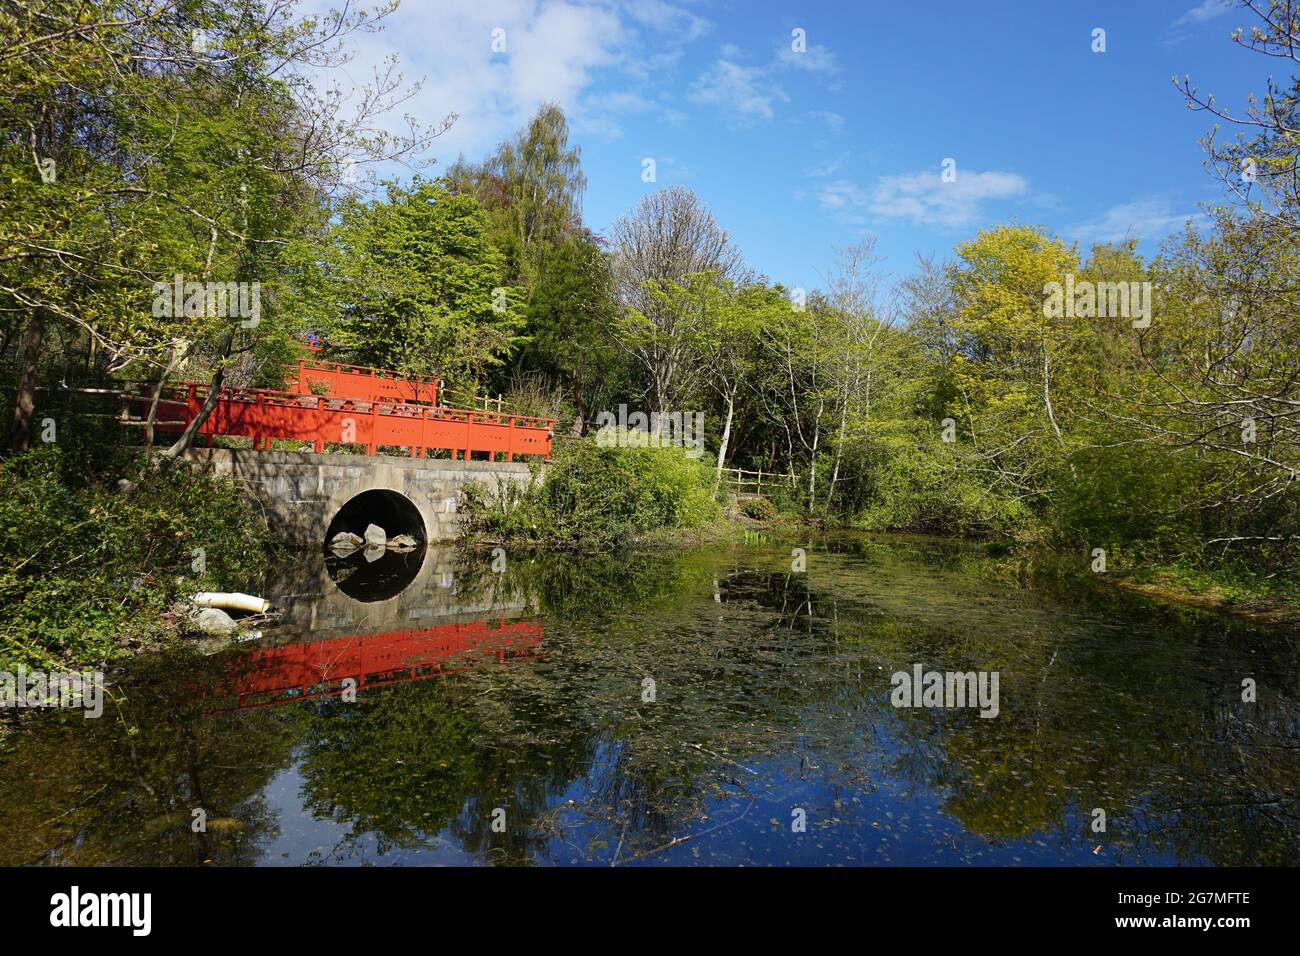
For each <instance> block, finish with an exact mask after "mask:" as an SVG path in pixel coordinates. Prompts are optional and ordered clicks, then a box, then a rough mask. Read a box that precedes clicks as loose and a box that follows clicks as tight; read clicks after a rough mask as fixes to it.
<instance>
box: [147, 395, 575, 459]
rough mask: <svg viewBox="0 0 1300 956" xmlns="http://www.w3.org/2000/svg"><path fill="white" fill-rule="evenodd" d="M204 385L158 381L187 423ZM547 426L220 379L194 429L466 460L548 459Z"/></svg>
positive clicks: (257, 441)
mask: <svg viewBox="0 0 1300 956" xmlns="http://www.w3.org/2000/svg"><path fill="white" fill-rule="evenodd" d="M209 390H210V387H209V386H208V385H205V384H199V383H186V384H184V385H180V386H168V387H165V388H164V389H163V393H162V396H161V398H162V400H163V401H164V402H165V403H166V404H168V405H171V406H178V407H180V406H183V407H184V409H185V411H184V419H185V424H188V423H189V422H191V421H193V420H194V419H195V418H196V417H198V414H199V412H200V410H201V409H202V407H203V404H204V402H205V400H206V399H207V397H208V393H209ZM151 395H152V391H151V390H148V391H146V392H145V393H144V394H142V395H135V396H132V397H133V398H135V400H137V401H147V400H148V398H149V397H150V396H151ZM172 427H175V426H172ZM554 427H555V420H554V419H551V418H533V417H530V416H526V415H511V414H508V413H503V412H488V411H478V410H473V409H450V408H437V407H433V406H429V405H417V404H408V403H398V402H381V401H371V400H358V399H352V398H334V397H328V396H323V395H301V394H295V393H293V392H278V391H271V390H268V389H255V388H238V387H230V386H227V387H223V388H221V389H220V390H219V393H218V396H217V400H216V403H215V404H214V406H213V408H212V412H211V414H209V416H208V417H207V419H206V420H205V421H204V422H203V424H202V425H200V426H199V429H198V433H199V434H200V435H207V436H209V437H210V436H214V435H225V436H236V437H245V438H252V439H253V447H254V448H270V447H271V441H272V440H274V439H287V440H291V441H310V442H312V445H313V448H314V450H315V451H317V452H323V451H324V450H325V445H326V444H327V443H339V444H345V445H364V446H365V448H366V454H367V455H373V454H375V453H376V452H377V450H378V448H379V446H381V445H386V446H390V447H391V446H396V447H403V448H409V449H410V451H411V456H412V457H414V458H422V457H424V453H425V450H426V449H444V450H449V451H451V453H452V455H451V457H452V458H459V457H461V455H462V454H463V456H464V458H465V459H466V460H468V459H469V458H470V457H471V456H472V455H473V453H474V452H483V453H486V454H487V455H488V457H489V459H492V458H495V456H496V455H498V454H501V455H504V456H505V460H506V461H514V458H515V456H516V455H540V456H542V457H543V458H545V459H547V460H548V461H549V460H550V457H551V437H552V435H553V433H554Z"/></svg>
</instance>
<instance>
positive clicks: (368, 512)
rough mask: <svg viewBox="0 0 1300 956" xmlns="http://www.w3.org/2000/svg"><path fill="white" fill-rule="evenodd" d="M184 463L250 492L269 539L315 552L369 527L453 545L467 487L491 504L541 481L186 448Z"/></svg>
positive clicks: (538, 467)
mask: <svg viewBox="0 0 1300 956" xmlns="http://www.w3.org/2000/svg"><path fill="white" fill-rule="evenodd" d="M185 457H186V458H187V459H188V460H190V461H192V462H197V463H199V464H201V465H203V466H204V467H206V468H209V469H211V471H212V472H214V473H215V474H217V475H221V476H229V477H231V478H233V479H235V481H237V482H239V483H241V484H245V485H248V486H251V488H250V490H252V491H254V492H255V493H256V495H257V497H258V498H259V500H261V501H262V503H263V505H264V507H266V509H267V522H268V524H269V525H270V527H271V531H272V533H273V534H275V535H276V537H277V538H278V539H279V540H280V541H282V542H284V543H286V544H291V545H297V546H303V547H319V546H320V545H321V544H322V543H324V541H325V540H326V537H327V535H332V534H333V533H334V532H335V531H336V530H356V528H357V527H358V526H360V527H361V528H362V529H364V525H365V522H366V521H368V520H374V521H375V523H377V524H380V525H381V526H382V527H384V528H385V530H386V531H388V533H389V534H390V535H392V534H394V533H398V532H403V533H409V534H412V535H413V536H414V537H417V538H419V539H421V540H423V541H426V542H429V543H437V542H446V541H452V540H454V539H455V537H456V535H457V532H458V531H459V528H460V502H461V500H462V497H463V493H464V488H465V486H466V485H467V484H469V483H471V482H472V483H475V484H477V485H478V486H479V487H480V488H481V489H482V490H483V491H484V492H485V493H486V495H487V497H488V498H489V499H490V500H491V499H496V498H497V497H498V496H500V495H502V494H504V493H505V492H506V489H508V488H509V487H511V486H515V487H518V488H519V489H520V490H523V489H526V488H527V487H528V486H529V485H530V484H531V483H532V482H534V481H538V480H540V479H541V475H542V469H543V468H544V465H542V464H541V463H533V464H529V463H526V462H518V461H515V462H508V461H465V460H463V459H447V458H405V457H398V456H391V457H390V456H386V455H376V456H370V455H341V454H315V453H313V452H297V451H267V450H252V449H234V448H191V449H190V450H189V451H187V452H186V453H185ZM350 503H351V507H349V505H350ZM363 505H364V507H362V506H363ZM385 521H387V522H388V524H384V522H385ZM417 521H418V526H417Z"/></svg>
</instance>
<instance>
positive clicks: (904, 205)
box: [817, 169, 1029, 228]
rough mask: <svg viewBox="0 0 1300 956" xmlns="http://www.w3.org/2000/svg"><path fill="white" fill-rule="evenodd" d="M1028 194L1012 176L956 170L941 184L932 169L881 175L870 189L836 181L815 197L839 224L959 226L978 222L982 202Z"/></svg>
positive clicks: (1020, 178)
mask: <svg viewBox="0 0 1300 956" xmlns="http://www.w3.org/2000/svg"><path fill="white" fill-rule="evenodd" d="M1028 192H1029V182H1028V180H1026V179H1025V178H1024V177H1023V176H1020V175H1018V174H1016V173H1005V172H996V171H988V172H974V171H972V170H961V169H959V170H958V171H957V178H956V180H954V181H953V182H944V181H943V179H942V177H941V174H940V171H939V170H938V169H934V170H923V171H921V172H915V173H903V174H900V175H897V176H881V177H880V178H879V179H878V180H876V183H875V185H874V186H873V187H872V188H871V189H870V190H869V191H868V190H866V189H863V188H862V187H861V186H859V185H858V184H857V183H854V182H852V181H850V180H844V179H841V180H837V181H835V182H831V183H827V184H826V185H825V186H823V187H822V188H821V189H819V190H818V192H817V198H818V201H819V202H820V203H821V206H822V208H823V209H825V210H826V211H828V212H830V213H831V214H833V215H834V216H835V217H836V218H838V219H841V220H842V221H844V222H850V223H863V222H866V221H867V220H868V217H877V218H883V219H903V220H907V221H909V222H911V223H913V224H914V225H922V226H941V227H945V228H960V227H965V226H970V225H972V224H974V223H976V222H978V221H979V220H980V219H981V218H982V217H983V216H984V204H985V203H986V202H989V201H995V200H1000V199H1014V198H1017V197H1021V196H1025V195H1026V194H1027V193H1028Z"/></svg>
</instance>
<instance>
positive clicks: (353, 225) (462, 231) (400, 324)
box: [326, 177, 525, 387]
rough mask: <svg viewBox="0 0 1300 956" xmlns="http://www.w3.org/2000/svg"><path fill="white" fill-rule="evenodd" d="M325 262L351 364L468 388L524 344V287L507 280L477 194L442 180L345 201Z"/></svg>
mask: <svg viewBox="0 0 1300 956" xmlns="http://www.w3.org/2000/svg"><path fill="white" fill-rule="evenodd" d="M326 268H327V272H328V274H329V285H330V288H331V294H332V296H333V302H334V304H335V306H336V308H337V320H336V324H335V325H334V326H333V327H332V328H331V329H330V330H329V333H328V338H329V340H330V343H331V348H332V349H333V350H334V351H336V352H338V353H339V354H341V355H345V356H346V357H348V358H349V359H351V360H353V361H355V362H358V363H361V364H365V365H375V366H380V367H383V368H392V369H395V370H397V371H399V372H404V373H409V374H426V375H428V374H431V375H438V376H442V377H443V378H445V379H448V380H450V381H452V382H454V383H455V384H457V385H459V386H461V387H472V386H475V385H477V384H478V383H479V382H481V381H482V379H483V376H484V375H485V374H486V372H487V370H488V369H490V368H492V367H494V366H497V365H500V364H501V363H502V362H503V361H504V360H505V359H506V358H507V357H509V356H510V355H511V354H512V353H513V351H514V350H515V348H516V346H517V345H518V344H519V334H518V333H519V330H520V328H521V327H522V325H523V317H524V309H525V300H524V291H523V290H522V289H519V288H507V287H506V286H504V285H503V284H502V282H503V277H502V268H503V258H502V256H501V253H500V252H499V251H498V250H497V248H496V246H495V245H494V244H493V243H492V240H491V239H490V237H489V235H488V226H487V220H486V217H485V216H484V213H483V210H482V209H481V208H480V207H479V205H478V202H477V201H476V200H475V199H474V198H473V197H472V196H468V195H464V194H459V195H458V194H454V193H451V192H449V191H448V189H447V188H446V186H445V184H443V183H441V182H432V181H429V180H425V179H421V178H419V177H417V178H416V179H415V181H414V182H413V183H412V184H411V186H410V187H409V188H404V187H401V186H398V185H396V184H392V183H390V184H389V185H388V190H387V195H386V196H385V197H384V198H382V199H376V200H374V201H371V202H363V201H360V200H357V199H353V200H350V201H348V202H347V203H346V204H345V205H344V207H343V209H342V212H341V214H340V222H339V225H338V227H337V228H336V229H335V230H334V232H333V234H332V236H331V245H330V253H329V258H328V261H327V267H326Z"/></svg>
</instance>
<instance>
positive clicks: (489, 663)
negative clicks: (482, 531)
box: [0, 536, 1300, 866]
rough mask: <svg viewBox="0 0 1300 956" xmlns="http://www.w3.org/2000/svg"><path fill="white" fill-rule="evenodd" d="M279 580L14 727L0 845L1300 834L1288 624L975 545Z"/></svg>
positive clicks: (453, 563)
mask: <svg viewBox="0 0 1300 956" xmlns="http://www.w3.org/2000/svg"><path fill="white" fill-rule="evenodd" d="M792 545H798V546H800V547H804V548H806V549H807V554H808V557H807V570H806V571H804V572H802V573H792V571H791V550H790V549H791V546H792ZM267 589H268V591H269V594H268V596H270V597H271V598H272V599H273V600H275V602H276V604H277V605H278V606H281V607H286V608H288V617H287V620H286V622H285V623H284V624H283V626H281V627H279V628H277V629H275V630H274V631H268V632H267V635H266V637H265V638H264V639H263V640H261V641H258V642H254V643H247V644H241V645H237V646H228V647H224V648H219V649H214V648H211V647H208V648H205V649H204V650H203V651H202V652H200V651H199V650H197V649H195V650H192V651H187V652H186V653H176V654H170V655H166V656H163V657H157V658H150V659H142V660H140V661H137V662H136V663H135V664H133V665H132V667H131V668H130V671H129V672H128V673H126V674H121V675H117V677H116V678H115V679H116V680H117V681H118V684H117V685H116V686H115V688H114V692H115V695H116V698H117V699H116V700H115V701H109V702H106V710H105V714H104V716H103V717H102V718H101V719H98V720H86V719H84V718H82V717H81V716H80V714H79V713H47V714H41V715H38V718H37V719H35V720H29V721H25V722H23V725H22V727H21V729H19V730H18V731H17V732H15V733H13V734H10V735H9V737H8V738H7V739H5V740H4V741H3V742H0V863H4V864H18V863H39V864H62V863H70V864H104V863H119V864H187V865H192V864H204V863H211V864H217V865H220V864H260V865H270V866H277V865H303V864H307V865H360V864H379V865H391V864H431V863H446V864H488V865H498V864H558V865H575V864H577V865H601V866H608V865H611V864H616V865H662V864H671V865H704V864H728V865H734V864H743V865H750V866H766V865H773V864H778V865H780V864H810V865H863V864H885V865H888V864H908V865H931V864H943V865H951V864H966V863H973V864H1025V865H1033V864H1077V865H1085V866H1096V865H1103V866H1104V865H1115V864H1275V865H1276V864H1281V865H1295V864H1297V863H1300V809H1298V803H1297V786H1298V785H1300V719H1298V718H1300V694H1298V692H1297V691H1298V687H1300V680H1298V677H1300V641H1297V637H1296V635H1295V634H1293V633H1291V634H1288V633H1286V632H1278V631H1276V630H1271V631H1270V630H1265V629H1260V628H1253V627H1250V626H1247V625H1245V624H1243V623H1240V622H1236V621H1232V620H1228V619H1225V618H1221V617H1216V616H1212V615H1209V614H1205V613H1202V612H1199V611H1193V610H1187V609H1179V608H1170V607H1164V606H1161V605H1158V604H1155V603H1151V602H1148V601H1146V600H1144V599H1140V598H1133V597H1128V596H1123V595H1119V594H1116V593H1115V592H1113V591H1111V590H1109V589H1106V588H1103V587H1096V586H1090V585H1089V584H1088V583H1087V582H1086V581H1085V582H1072V583H1061V582H1059V581H1055V580H1049V581H1043V580H1032V579H1030V578H1029V576H1028V575H1026V574H1024V573H1022V572H1020V571H1018V570H1017V569H1016V568H1015V567H1014V566H1011V565H1009V564H1008V562H1007V560H1006V559H1005V558H999V557H997V556H995V555H991V554H990V553H988V552H987V551H986V550H985V549H983V548H982V547H980V546H975V545H969V544H959V543H953V542H943V541H931V540H923V539H906V538H883V537H858V536H843V537H831V538H826V539H818V540H816V541H800V542H789V543H784V544H781V545H778V544H776V543H769V542H763V543H761V544H758V545H754V546H736V547H734V548H727V549H717V548H707V549H698V550H690V551H686V552H654V553H636V554H628V555H622V556H594V557H577V556H571V555H536V556H524V555H516V554H512V555H511V556H510V557H509V559H508V563H507V566H506V569H505V571H504V573H500V574H498V573H494V572H493V570H492V556H491V555H490V554H489V553H473V552H469V553H464V552H462V553H457V552H455V551H451V550H439V549H430V550H429V551H427V552H419V553H416V554H414V555H410V556H406V557H399V556H395V555H390V556H388V557H385V558H384V559H383V560H382V561H380V562H376V563H374V564H368V563H366V562H364V561H362V560H360V559H354V560H353V561H350V562H345V563H343V564H339V563H338V562H334V561H330V562H329V563H328V565H327V564H326V562H325V561H324V559H322V558H321V557H319V556H317V555H302V556H301V561H300V562H299V563H298V564H296V565H295V566H294V567H292V568H290V569H287V571H286V573H284V574H283V575H282V577H281V578H280V579H279V580H276V581H273V582H271V583H269V584H268V585H267ZM916 664H921V665H922V666H923V668H924V669H925V670H927V671H929V670H937V671H997V672H998V677H999V681H998V714H997V716H996V717H994V718H981V717H980V716H979V712H978V710H977V709H972V708H960V709H957V708H953V709H944V708H911V709H900V708H895V707H894V706H892V705H891V702H890V696H891V689H892V688H891V682H890V678H891V675H892V674H893V673H894V672H896V671H908V672H910V671H911V670H912V669H913V667H914V665H916ZM1244 678H1252V679H1253V680H1254V681H1255V682H1256V684H1257V687H1258V700H1257V702H1255V703H1246V702H1243V701H1242V691H1241V686H1242V681H1243V679H1244ZM345 679H351V681H355V686H357V687H358V688H359V689H358V691H357V693H356V695H355V698H356V699H355V702H353V701H351V700H349V699H348V698H349V697H351V696H352V695H350V694H345V693H342V691H344V690H346V689H347V687H349V686H353V684H352V683H351V682H346V683H345ZM197 808H202V810H203V811H204V816H205V819H206V832H200V833H195V832H193V829H194V828H193V826H192V822H193V820H194V816H195V814H194V811H195V810H196V809H197ZM1097 809H1101V810H1104V811H1105V830H1104V832H1097V831H1096V829H1095V827H1096V825H1097V824H1096V821H1097V820H1098V819H1099V818H1098V817H1097V816H1096V814H1095V810H1097ZM800 823H802V824H803V827H802V832H801V830H800V827H799V824H800Z"/></svg>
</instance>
